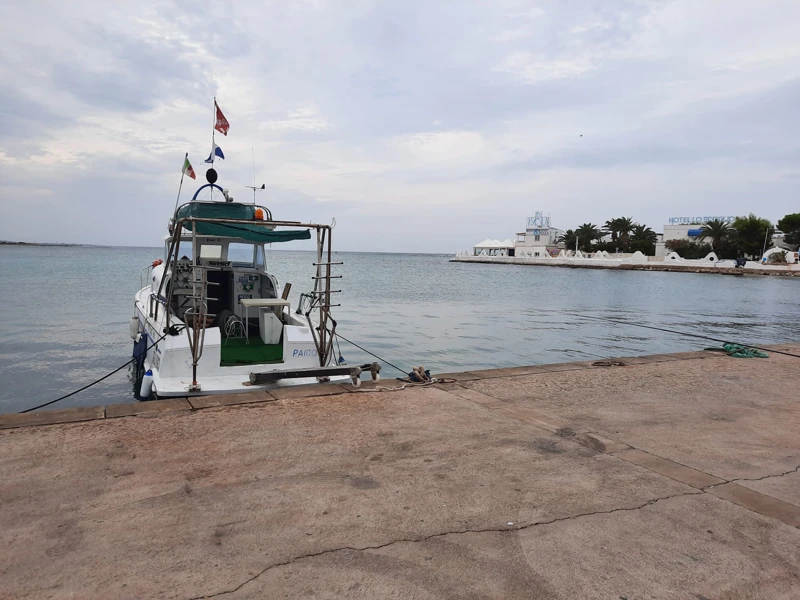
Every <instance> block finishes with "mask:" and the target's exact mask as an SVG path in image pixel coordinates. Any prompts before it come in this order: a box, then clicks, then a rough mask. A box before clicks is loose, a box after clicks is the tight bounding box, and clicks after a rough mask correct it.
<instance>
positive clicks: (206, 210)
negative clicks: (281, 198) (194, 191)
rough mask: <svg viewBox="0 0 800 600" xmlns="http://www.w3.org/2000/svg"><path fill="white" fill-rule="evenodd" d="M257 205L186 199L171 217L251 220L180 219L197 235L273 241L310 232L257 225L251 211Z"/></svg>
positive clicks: (303, 237)
mask: <svg viewBox="0 0 800 600" xmlns="http://www.w3.org/2000/svg"><path fill="white" fill-rule="evenodd" d="M257 208H258V207H257V206H253V205H252V204H239V203H238V202H190V203H189V204H184V205H183V206H181V207H180V208H179V209H178V210H177V212H176V213H175V220H176V221H177V220H180V219H184V218H186V217H198V218H201V219H220V221H224V220H226V219H231V220H239V221H253V224H252V225H251V224H249V223H224V222H217V223H191V222H188V223H184V225H183V226H184V228H185V229H188V230H189V231H192V225H194V226H195V228H196V231H197V233H198V234H199V235H211V236H216V237H235V238H241V239H244V240H248V241H250V242H261V243H270V244H271V243H273V242H291V241H292V240H310V239H311V232H310V231H309V230H308V229H299V230H298V229H294V230H291V229H289V230H281V231H276V230H272V229H267V228H266V227H264V226H263V225H257V224H256V223H258V221H257V220H256V219H255V211H256V209H257Z"/></svg>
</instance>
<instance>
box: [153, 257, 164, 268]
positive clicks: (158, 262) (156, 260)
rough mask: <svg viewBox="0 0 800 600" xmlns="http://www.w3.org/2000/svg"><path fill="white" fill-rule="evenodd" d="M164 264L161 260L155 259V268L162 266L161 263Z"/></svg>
mask: <svg viewBox="0 0 800 600" xmlns="http://www.w3.org/2000/svg"><path fill="white" fill-rule="evenodd" d="M163 262H164V261H163V260H161V259H160V258H157V259H155V260H154V261H153V266H154V267H157V266H158V265H160V264H161V263H163Z"/></svg>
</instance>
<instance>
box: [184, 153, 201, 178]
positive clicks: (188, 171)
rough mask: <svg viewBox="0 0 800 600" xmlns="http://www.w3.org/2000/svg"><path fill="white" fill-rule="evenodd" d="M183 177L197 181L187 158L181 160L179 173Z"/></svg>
mask: <svg viewBox="0 0 800 600" xmlns="http://www.w3.org/2000/svg"><path fill="white" fill-rule="evenodd" d="M181 173H183V174H184V175H188V176H189V177H191V178H192V179H197V175H195V174H194V169H193V168H192V163H190V162H189V158H188V157H187V158H185V159H183V170H182V171H181Z"/></svg>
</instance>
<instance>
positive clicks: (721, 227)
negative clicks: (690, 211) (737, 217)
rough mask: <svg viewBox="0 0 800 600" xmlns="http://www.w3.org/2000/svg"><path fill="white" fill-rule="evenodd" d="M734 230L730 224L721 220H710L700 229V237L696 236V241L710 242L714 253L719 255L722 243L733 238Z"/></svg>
mask: <svg viewBox="0 0 800 600" xmlns="http://www.w3.org/2000/svg"><path fill="white" fill-rule="evenodd" d="M734 233H735V230H734V229H733V227H731V224H730V223H728V222H727V221H723V220H721V219H711V220H710V221H706V223H705V224H704V225H703V226H702V227H701V228H700V235H698V236H697V239H698V241H702V240H705V239H710V240H711V247H712V248H713V249H714V252H716V253H717V254H719V252H720V246H721V245H722V243H723V242H725V241H727V240H729V239H730V238H731V237H733V235H734Z"/></svg>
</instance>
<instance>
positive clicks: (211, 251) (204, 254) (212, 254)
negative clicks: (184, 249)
mask: <svg viewBox="0 0 800 600" xmlns="http://www.w3.org/2000/svg"><path fill="white" fill-rule="evenodd" d="M182 245H183V244H181V246H182ZM200 258H208V259H211V260H219V259H220V258H222V246H220V245H219V244H203V245H202V246H200Z"/></svg>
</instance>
